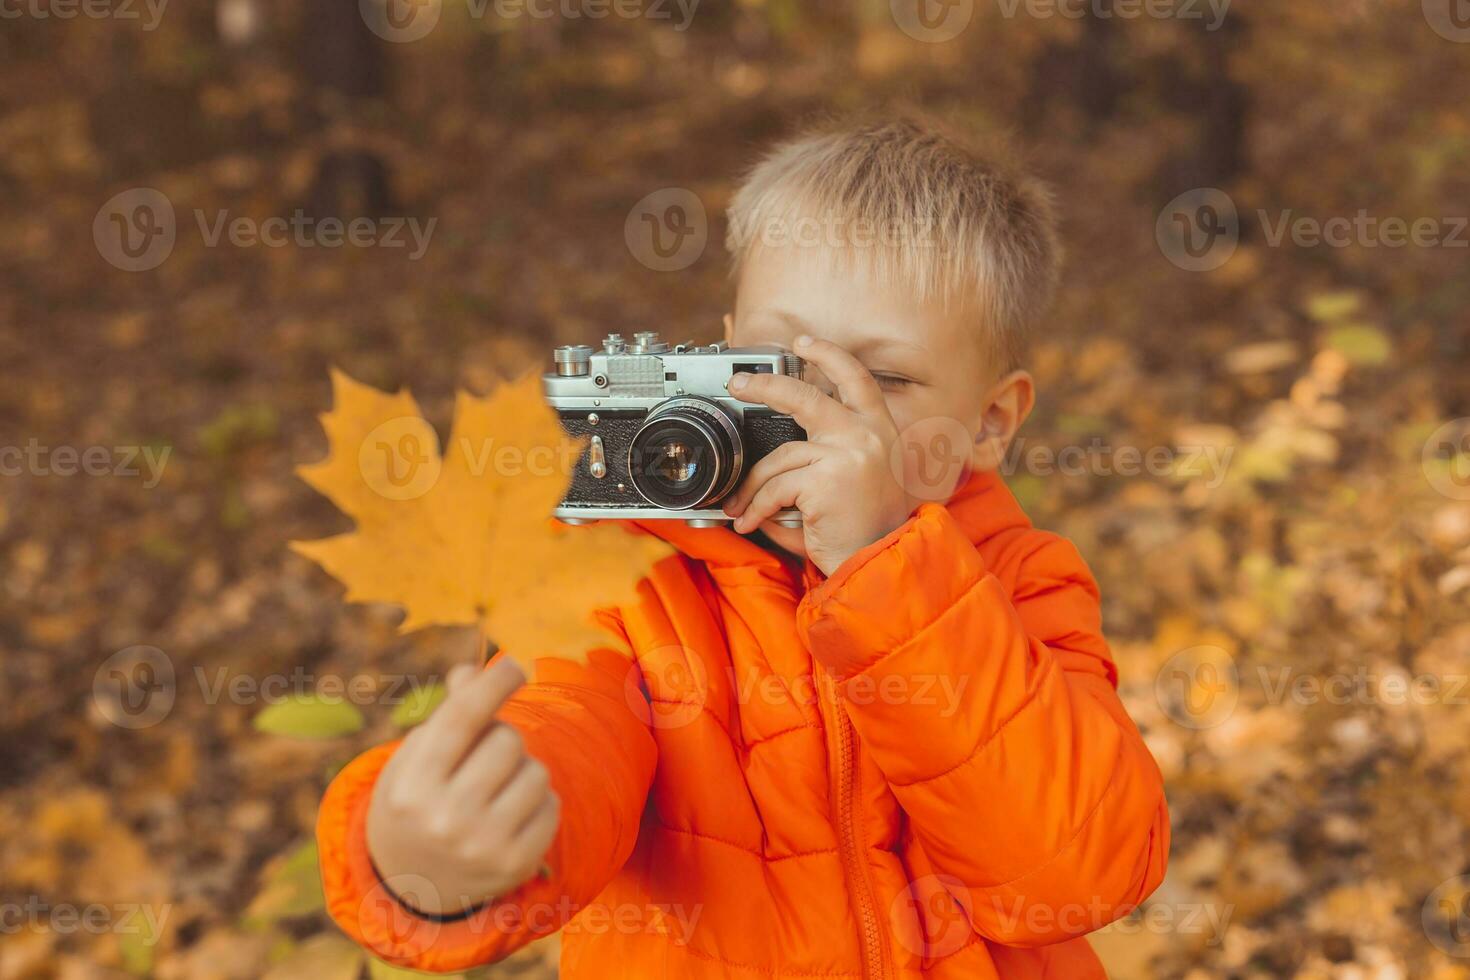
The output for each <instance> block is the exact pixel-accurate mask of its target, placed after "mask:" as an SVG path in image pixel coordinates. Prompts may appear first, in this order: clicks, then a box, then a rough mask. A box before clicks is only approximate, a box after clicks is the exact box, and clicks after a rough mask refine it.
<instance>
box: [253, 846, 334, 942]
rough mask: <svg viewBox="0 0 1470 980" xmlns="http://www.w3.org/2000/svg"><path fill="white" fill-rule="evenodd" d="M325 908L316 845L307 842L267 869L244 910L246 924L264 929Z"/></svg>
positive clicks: (275, 860)
mask: <svg viewBox="0 0 1470 980" xmlns="http://www.w3.org/2000/svg"><path fill="white" fill-rule="evenodd" d="M326 904H327V903H326V898H325V896H324V895H323V894H322V876H321V870H320V868H319V864H318V859H317V850H316V841H306V842H305V843H303V844H301V845H299V846H298V847H296V849H295V850H293V851H289V852H287V853H285V854H280V855H277V856H276V857H275V858H273V859H272V860H271V862H270V863H269V864H267V865H266V868H265V873H264V874H263V875H262V884H261V889H260V891H259V892H257V893H256V895H255V898H253V899H252V900H251V902H250V905H249V907H248V908H246V909H245V921H246V922H247V923H249V924H251V925H255V926H259V925H264V924H267V923H271V922H276V921H278V920H280V919H289V918H294V917H296V916H301V915H310V914H313V913H315V912H319V911H321V910H322V909H323V908H325V907H326Z"/></svg>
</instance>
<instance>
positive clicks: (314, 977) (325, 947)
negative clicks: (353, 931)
mask: <svg viewBox="0 0 1470 980" xmlns="http://www.w3.org/2000/svg"><path fill="white" fill-rule="evenodd" d="M362 961H363V952H362V950H361V949H359V948H358V947H357V944H356V943H353V942H350V941H349V940H347V939H344V938H342V937H341V936H337V935H333V934H332V933H325V932H324V933H321V934H320V935H316V936H312V937H311V938H310V939H308V940H306V942H304V943H302V944H301V945H300V946H297V947H296V949H294V950H293V951H292V952H291V954H290V955H289V956H287V957H286V958H285V959H283V960H281V962H279V963H277V964H276V965H275V966H273V967H271V968H270V969H269V970H267V971H266V974H265V978H264V980H357V978H358V975H359V974H361V972H362Z"/></svg>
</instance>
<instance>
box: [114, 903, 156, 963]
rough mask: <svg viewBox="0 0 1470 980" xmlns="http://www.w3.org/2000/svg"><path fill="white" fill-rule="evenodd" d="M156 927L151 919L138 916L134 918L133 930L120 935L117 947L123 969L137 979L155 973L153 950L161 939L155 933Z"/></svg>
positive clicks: (125, 930) (124, 931)
mask: <svg viewBox="0 0 1470 980" xmlns="http://www.w3.org/2000/svg"><path fill="white" fill-rule="evenodd" d="M154 925H155V923H154V922H153V920H152V919H151V918H150V917H148V916H146V915H138V916H134V917H133V928H130V929H123V930H121V931H120V932H119V933H118V937H117V946H118V952H119V953H120V954H121V955H122V966H123V969H124V970H126V971H127V972H129V973H131V974H132V975H133V976H135V977H146V976H149V975H150V974H152V973H153V950H154V949H155V948H156V947H157V946H158V940H159V938H160V937H159V936H158V934H157V933H156V932H154V931H153V926H154Z"/></svg>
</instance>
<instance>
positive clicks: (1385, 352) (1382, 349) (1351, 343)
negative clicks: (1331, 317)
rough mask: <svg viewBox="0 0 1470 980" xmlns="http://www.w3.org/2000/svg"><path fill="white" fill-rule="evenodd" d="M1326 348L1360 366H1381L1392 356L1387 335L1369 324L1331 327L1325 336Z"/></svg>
mask: <svg viewBox="0 0 1470 980" xmlns="http://www.w3.org/2000/svg"><path fill="white" fill-rule="evenodd" d="M1327 346H1328V347H1330V348H1332V349H1333V350H1335V351H1337V352H1338V353H1340V354H1342V355H1343V356H1344V357H1346V358H1347V359H1348V360H1349V361H1351V362H1352V363H1353V364H1357V365H1362V366H1370V367H1371V366H1374V365H1378V364H1383V363H1385V362H1387V361H1388V359H1389V358H1390V357H1391V356H1392V355H1393V341H1392V340H1390V339H1389V337H1388V334H1386V333H1384V332H1383V331H1382V330H1380V329H1378V328H1377V327H1375V326H1373V325H1372V324H1370V323H1345V324H1342V325H1341V326H1337V327H1333V328H1332V332H1331V333H1329V334H1328V335H1327Z"/></svg>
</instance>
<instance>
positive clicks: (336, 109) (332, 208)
mask: <svg viewBox="0 0 1470 980" xmlns="http://www.w3.org/2000/svg"><path fill="white" fill-rule="evenodd" d="M382 45H383V41H382V40H381V39H380V38H378V36H377V35H376V34H374V33H373V32H372V31H371V30H370V29H369V28H368V26H367V22H366V21H364V20H363V17H362V13H361V11H360V9H359V6H358V0H309V2H307V3H303V4H302V5H301V38H300V52H299V60H300V63H301V65H302V76H303V78H304V79H305V81H306V87H307V92H308V97H309V105H310V110H311V113H312V117H313V124H314V125H320V126H322V127H327V126H333V125H335V124H341V123H346V124H348V125H349V126H350V125H351V124H352V122H354V121H355V120H356V119H357V118H359V117H360V116H361V115H362V114H363V111H364V107H365V105H366V103H368V102H371V101H374V100H379V99H382V98H384V97H385V96H386V95H387V88H388V85H387V65H386V60H385V58H384V56H383V47H382ZM392 204H393V200H392V194H391V190H390V182H389V173H388V167H387V165H386V164H384V163H383V161H382V160H381V159H379V157H378V156H377V155H376V154H375V153H373V152H372V151H370V150H367V149H365V148H362V147H335V148H332V149H329V150H327V151H326V152H325V153H324V154H323V156H322V158H321V160H320V162H319V163H318V165H317V173H316V178H315V179H314V180H313V182H312V186H311V190H310V192H309V195H308V200H307V202H306V209H307V210H308V211H309V212H310V213H311V214H313V215H315V216H319V217H327V216H331V217H339V218H342V219H343V220H351V219H352V218H356V217H381V216H383V215H385V214H387V213H388V211H389V209H390V208H391V207H392Z"/></svg>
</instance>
